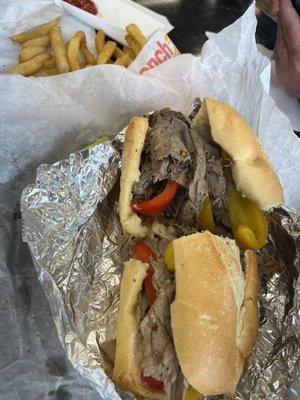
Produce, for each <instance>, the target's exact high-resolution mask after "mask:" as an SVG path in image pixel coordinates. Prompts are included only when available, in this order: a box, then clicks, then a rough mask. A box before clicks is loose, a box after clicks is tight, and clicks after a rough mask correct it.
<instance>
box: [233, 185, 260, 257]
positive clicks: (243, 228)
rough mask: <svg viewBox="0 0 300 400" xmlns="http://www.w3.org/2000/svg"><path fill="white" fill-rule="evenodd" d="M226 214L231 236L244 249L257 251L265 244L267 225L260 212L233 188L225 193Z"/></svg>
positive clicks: (251, 202)
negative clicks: (226, 202)
mask: <svg viewBox="0 0 300 400" xmlns="http://www.w3.org/2000/svg"><path fill="white" fill-rule="evenodd" d="M227 200H228V214H229V221H230V226H231V229H232V233H233V236H234V238H235V240H236V241H237V243H238V244H239V245H240V246H241V247H244V248H246V249H253V250H258V249H260V248H262V247H263V246H264V245H265V244H266V243H267V223H266V218H265V215H264V213H263V211H262V210H260V209H259V208H258V206H257V205H256V204H255V203H254V202H253V201H251V200H249V199H247V198H245V197H243V196H242V195H241V193H240V192H238V191H237V190H236V189H235V188H234V187H231V188H229V189H228V191H227Z"/></svg>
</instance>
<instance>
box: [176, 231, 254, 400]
mask: <svg viewBox="0 0 300 400" xmlns="http://www.w3.org/2000/svg"><path fill="white" fill-rule="evenodd" d="M173 245H174V257H175V278H176V279H175V281H176V297H175V301H174V302H173V303H172V305H171V326H172V331H173V338H174V344H175V350H176V354H177V358H178V361H179V364H180V366H181V369H182V372H183V374H184V376H185V378H186V379H187V381H188V383H189V384H190V385H192V386H193V387H194V388H195V389H196V390H197V391H198V392H200V393H202V394H204V395H220V394H226V395H231V394H233V393H234V392H235V389H236V386H237V383H238V381H239V379H240V377H241V375H242V374H243V370H244V365H245V362H246V360H247V358H248V357H249V355H250V354H251V350H252V347H253V344H254V342H255V339H256V335H257V330H258V309H257V294H258V270H257V261H256V256H255V253H254V252H253V251H251V250H247V251H246V255H245V263H246V268H247V272H246V277H245V276H244V273H243V271H242V267H241V262H240V252H239V249H238V247H237V246H236V244H235V241H234V240H230V239H225V238H221V237H218V236H215V235H212V234H211V233H209V232H204V233H195V234H193V235H189V236H183V237H181V238H179V239H176V240H175V241H173Z"/></svg>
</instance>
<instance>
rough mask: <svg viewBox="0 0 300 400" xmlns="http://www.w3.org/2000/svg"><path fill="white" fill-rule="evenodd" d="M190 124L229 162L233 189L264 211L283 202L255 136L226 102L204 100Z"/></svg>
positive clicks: (272, 171)
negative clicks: (204, 135)
mask: <svg viewBox="0 0 300 400" xmlns="http://www.w3.org/2000/svg"><path fill="white" fill-rule="evenodd" d="M193 126H194V127H195V128H196V129H198V130H199V132H201V133H203V132H204V134H209V133H210V134H211V136H212V138H213V140H214V141H215V142H216V143H217V144H219V145H220V146H221V147H222V149H224V150H225V151H226V152H227V153H228V154H229V155H230V157H231V159H232V161H233V167H232V172H233V177H234V181H235V184H236V187H237V189H238V190H239V191H240V192H241V193H242V194H243V195H244V196H246V197H247V198H248V199H250V200H252V201H254V202H255V203H256V204H257V205H258V206H259V207H260V209H262V210H265V211H268V210H271V209H272V208H273V207H278V206H280V205H281V204H283V202H284V198H283V191H282V187H281V184H280V182H279V179H278V177H277V175H276V173H275V171H274V169H273V167H272V165H271V163H270V161H269V160H268V158H267V156H266V154H265V153H264V151H263V149H262V146H261V143H260V142H259V140H258V139H257V137H256V135H255V134H254V132H253V131H252V129H251V128H250V126H249V125H248V124H247V123H246V121H245V120H244V119H243V118H242V116H241V115H240V114H239V113H238V112H237V111H236V110H235V109H233V108H232V107H230V106H229V105H228V104H225V103H222V102H221V101H217V100H213V99H204V100H203V102H202V106H201V109H200V111H199V113H198V114H197V116H196V117H195V119H194V121H193Z"/></svg>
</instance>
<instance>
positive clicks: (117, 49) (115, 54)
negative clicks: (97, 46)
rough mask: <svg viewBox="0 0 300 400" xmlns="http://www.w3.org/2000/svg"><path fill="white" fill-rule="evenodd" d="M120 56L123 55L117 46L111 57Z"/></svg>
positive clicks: (116, 57)
mask: <svg viewBox="0 0 300 400" xmlns="http://www.w3.org/2000/svg"><path fill="white" fill-rule="evenodd" d="M122 56H124V53H123V51H122V50H121V49H120V48H119V47H118V46H117V47H116V50H115V51H114V54H113V57H115V59H118V58H121V57H122Z"/></svg>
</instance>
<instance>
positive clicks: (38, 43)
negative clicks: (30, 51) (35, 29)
mask: <svg viewBox="0 0 300 400" xmlns="http://www.w3.org/2000/svg"><path fill="white" fill-rule="evenodd" d="M50 44H51V40H50V36H49V35H44V36H40V37H37V38H35V39H30V40H27V41H26V42H24V43H23V45H22V47H23V48H25V47H44V48H45V49H47V48H48V47H49V46H50Z"/></svg>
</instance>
